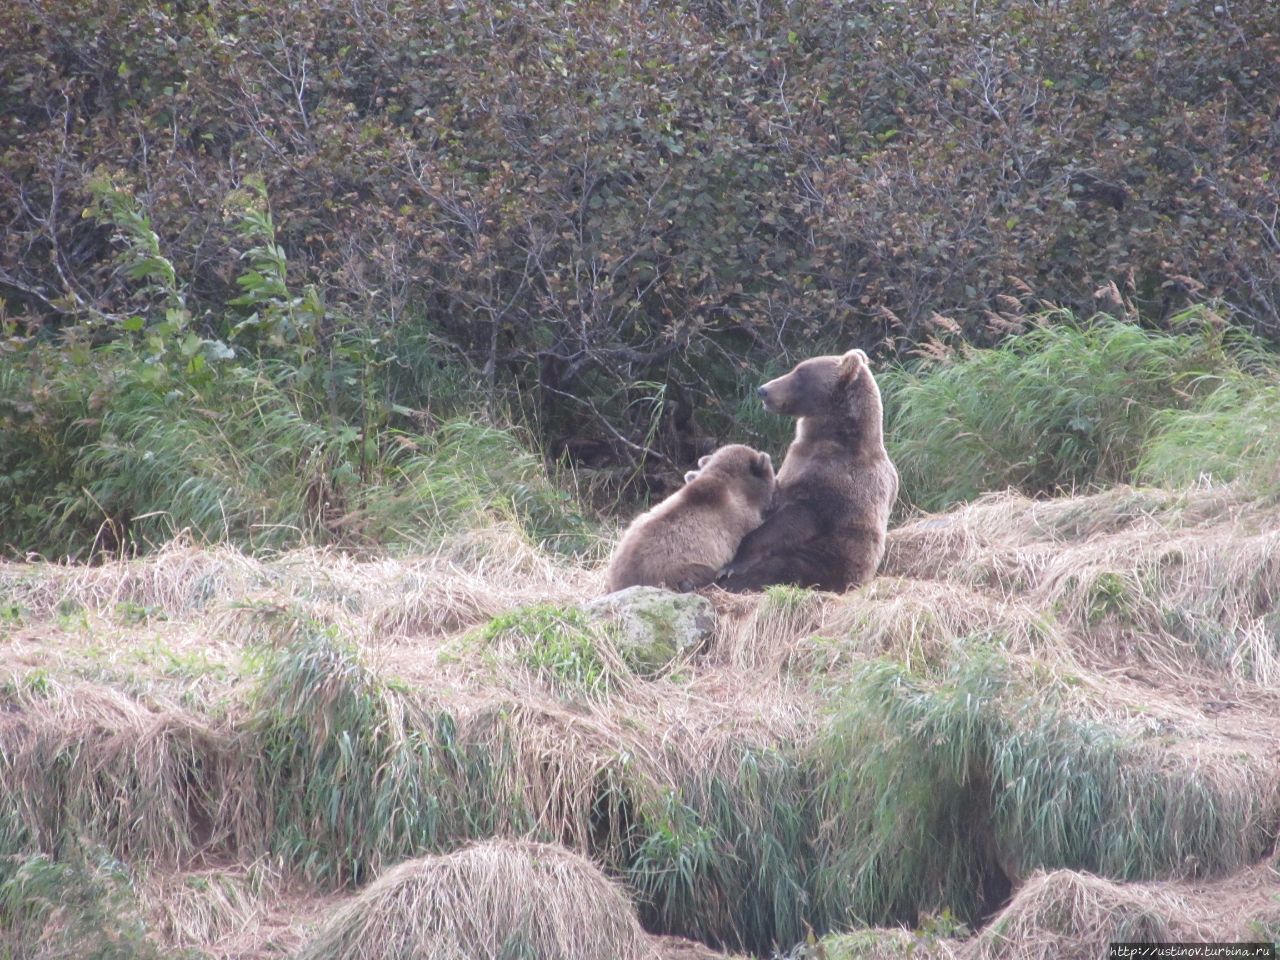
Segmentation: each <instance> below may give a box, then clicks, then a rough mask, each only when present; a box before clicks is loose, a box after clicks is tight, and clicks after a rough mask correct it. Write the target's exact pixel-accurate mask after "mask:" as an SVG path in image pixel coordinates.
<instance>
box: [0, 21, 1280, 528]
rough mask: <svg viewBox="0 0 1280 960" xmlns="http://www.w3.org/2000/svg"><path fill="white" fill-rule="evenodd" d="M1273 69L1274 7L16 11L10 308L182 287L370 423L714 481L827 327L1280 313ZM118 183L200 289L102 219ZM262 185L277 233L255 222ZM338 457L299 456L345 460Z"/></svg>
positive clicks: (212, 330) (61, 325) (199, 330)
mask: <svg viewBox="0 0 1280 960" xmlns="http://www.w3.org/2000/svg"><path fill="white" fill-rule="evenodd" d="M1277 96H1280V31H1277V29H1276V21H1275V16H1274V10H1273V4H1272V3H1271V2H1270V0H1241V2H1233V3H1230V4H1219V5H1209V4H1199V3H1183V2H1172V3H1171V2H1167V0H1140V2H1136V3H1135V2H1129V0H1107V2H1103V3H1085V2H1071V3H1065V4H1032V5H1028V4H1024V3H1015V2H1011V0H1010V2H996V3H988V4H973V3H970V2H968V0H965V2H959V0H929V2H924V3H911V4H906V3H896V2H887V0H857V2H854V3H832V2H828V0H796V2H787V3H781V2H771V0H767V2H762V3H756V4H748V5H741V4H732V3H723V2H719V0H689V2H686V3H682V4H677V5H662V6H658V5H652V4H634V3H626V2H619V0H592V2H585V3H578V4H543V5H538V4H523V3H510V2H501V0H482V2H478V3H467V4H451V3H444V2H436V0H415V2H408V0H377V2H372V3H363V4H359V5H355V6H352V5H350V4H347V3H342V2H337V0H321V2H316V3H308V4H283V5H281V4H267V3H261V2H258V0H233V2H229V3H219V4H216V5H215V4H203V3H163V4H156V3H142V2H139V0H74V2H71V3H66V2H62V0H56V2H55V0H19V2H17V3H11V4H7V5H5V7H4V9H3V10H2V11H0V115H2V116H4V118H5V121H4V123H3V124H0V184H2V186H0V222H3V224H4V230H3V235H2V236H0V294H2V295H3V296H4V298H5V300H6V301H7V302H8V310H9V319H8V321H7V324H8V328H7V329H8V334H7V335H8V336H14V335H18V336H23V337H30V336H34V337H36V338H37V339H41V340H46V341H51V340H53V339H54V338H55V337H56V336H59V335H60V336H65V337H69V338H70V339H69V340H68V341H67V345H65V346H64V347H62V349H63V351H64V352H65V353H67V354H73V353H76V352H77V351H78V355H80V356H81V357H84V356H89V357H91V358H92V360H91V361H87V362H91V363H92V364H93V365H99V364H101V365H104V366H107V367H111V366H112V365H113V363H114V362H115V361H116V360H118V359H119V358H118V356H117V355H113V354H112V353H111V352H110V348H109V347H108V345H116V344H119V343H122V342H127V341H128V340H129V338H130V337H131V336H136V335H139V334H142V333H144V332H145V331H143V330H135V329H132V328H133V327H136V325H137V323H138V321H137V320H136V319H135V318H137V317H143V318H145V320H144V323H145V326H146V329H147V330H150V329H151V327H152V326H153V325H156V324H157V323H160V322H162V321H158V320H156V319H155V317H156V316H157V314H156V312H155V311H156V309H157V308H158V307H163V308H164V309H163V310H162V311H161V313H160V314H158V316H160V317H161V318H163V317H164V315H165V312H166V311H167V310H170V309H177V310H180V311H181V310H185V311H186V313H187V314H189V320H187V321H185V323H184V325H183V330H184V333H183V334H182V335H181V338H180V339H179V341H178V342H179V344H180V345H181V346H180V347H179V349H180V350H183V349H185V350H191V351H192V354H191V357H190V359H194V357H195V356H197V355H200V354H201V352H202V351H204V352H208V351H213V353H212V354H210V355H209V357H208V358H209V359H214V357H215V356H216V354H218V353H220V352H221V348H220V347H218V346H216V345H217V344H224V345H226V347H227V348H229V349H233V350H235V351H236V352H237V354H242V353H243V354H249V355H255V356H262V357H263V358H265V359H269V360H272V361H273V362H276V361H280V360H282V359H289V360H290V361H294V360H296V361H297V362H296V364H294V367H295V368H296V369H298V370H301V369H305V368H308V367H309V368H310V369H312V370H315V371H327V372H328V379H325V377H324V376H321V377H320V379H319V381H314V380H313V381H312V382H311V385H310V387H309V389H310V390H311V391H312V393H313V395H314V401H315V404H316V405H318V407H319V409H321V410H322V411H325V412H326V413H330V414H331V413H332V409H333V407H334V406H335V405H337V406H338V407H339V408H343V409H344V410H345V412H346V414H347V416H345V417H343V418H341V422H342V423H343V428H344V429H353V430H356V431H357V432H359V433H360V434H361V435H362V436H363V437H364V439H365V441H366V442H368V441H369V438H370V437H371V436H373V435H374V434H375V433H377V430H376V429H375V428H378V427H380V426H381V423H382V420H383V417H384V412H385V411H390V412H389V413H386V414H385V415H386V416H387V417H388V418H389V419H390V420H391V421H392V422H393V423H395V424H396V425H398V426H400V427H408V426H411V425H413V424H414V416H415V415H416V413H418V412H423V411H425V412H426V414H428V415H429V416H430V418H435V417H436V416H437V411H438V410H439V409H440V408H441V406H442V405H443V406H444V407H445V408H446V409H448V410H449V412H450V413H452V412H455V408H454V407H451V406H450V404H449V402H448V401H449V399H450V397H452V398H453V399H458V398H459V394H458V392H457V391H456V390H454V389H453V388H454V386H455V385H457V384H458V383H460V382H468V383H470V384H471V385H472V386H473V387H474V391H471V392H467V393H466V394H465V396H464V397H462V401H463V403H464V405H465V406H466V407H467V408H468V409H472V410H474V409H478V408H480V407H485V408H487V411H488V413H489V414H490V416H492V417H494V418H495V419H500V416H499V415H503V416H505V415H506V414H511V415H513V416H514V417H515V418H516V419H518V420H519V421H520V422H522V423H524V424H527V425H528V426H530V427H532V429H533V431H534V433H535V434H536V435H537V437H538V438H539V440H540V441H541V444H542V445H543V446H544V447H545V448H546V449H547V450H548V451H549V452H550V453H551V454H552V455H553V456H559V455H560V454H561V453H567V454H569V455H570V457H571V458H572V459H573V460H574V461H575V462H577V463H579V464H583V465H586V466H588V467H608V468H617V467H618V466H619V465H621V468H622V469H621V473H622V475H623V477H624V478H625V477H626V476H630V475H632V474H634V473H635V472H637V471H642V472H647V473H655V472H663V471H666V472H670V473H672V474H675V475H678V470H677V469H675V468H676V467H678V466H680V465H683V464H684V463H687V462H689V461H691V460H692V459H693V458H694V456H695V455H696V453H698V452H701V450H700V446H701V445H704V444H706V443H709V442H714V440H723V439H725V438H726V436H727V435H728V434H729V433H731V432H733V431H732V425H733V421H732V417H733V416H734V415H735V414H736V413H737V412H738V400H739V398H740V397H741V396H742V395H743V394H742V391H741V389H740V386H741V384H742V383H743V381H747V382H750V381H752V380H754V379H755V373H756V371H758V370H760V369H762V368H763V367H765V366H766V365H768V364H769V363H774V362H777V360H778V358H779V357H780V356H781V357H783V358H787V357H789V356H790V355H792V354H794V353H795V352H796V351H801V352H808V351H811V350H812V349H814V346H815V344H825V343H830V344H839V345H841V346H844V347H848V346H854V345H861V346H866V347H871V348H876V349H877V350H878V351H879V352H881V353H885V352H889V353H899V354H901V353H905V352H907V351H909V350H910V349H911V347H912V346H913V345H915V344H916V343H918V342H921V341H924V340H927V339H928V338H930V337H932V336H934V335H937V334H940V333H946V332H947V331H954V330H960V331H962V332H963V333H964V334H965V335H966V336H967V337H968V338H970V339H972V340H975V341H977V342H987V341H989V340H991V339H992V338H997V337H1001V336H1003V335H1004V333H1005V332H1007V331H1008V330H1010V329H1012V328H1015V327H1016V326H1017V325H1018V324H1019V323H1020V322H1021V320H1020V318H1021V317H1022V315H1023V314H1024V313H1025V312H1027V310H1028V309H1030V308H1035V307H1036V306H1038V305H1039V304H1040V303H1041V302H1051V303H1055V304H1060V305H1063V306H1065V307H1067V308H1070V309H1072V310H1073V311H1074V312H1076V313H1077V314H1078V315H1081V316H1085V315H1088V314H1090V313H1091V312H1092V311H1093V309H1094V308H1095V307H1102V308H1105V309H1108V310H1112V311H1118V310H1120V309H1122V307H1124V305H1126V304H1132V305H1133V306H1135V307H1136V308H1137V309H1139V310H1140V311H1141V312H1142V313H1143V314H1144V315H1146V316H1148V317H1150V318H1151V319H1152V321H1153V322H1154V323H1156V324H1157V325H1160V324H1165V323H1166V322H1167V321H1168V319H1169V318H1170V317H1171V316H1173V315H1174V314H1176V313H1177V312H1178V311H1180V310H1181V309H1182V308H1183V307H1184V306H1185V305H1186V304H1187V303H1188V302H1190V301H1195V300H1197V299H1199V298H1202V297H1214V298H1218V299H1220V300H1222V301H1223V302H1225V303H1226V304H1228V305H1229V308H1230V310H1231V312H1232V317H1233V322H1238V323H1240V324H1242V325H1244V326H1247V327H1251V328H1253V329H1254V330H1255V331H1256V332H1259V333H1261V334H1263V335H1267V336H1272V335H1275V334H1277V333H1278V332H1280V266H1278V264H1280V238H1278V237H1277V232H1276V215H1277V209H1278V208H1280V183H1278V182H1277V180H1276V177H1275V175H1274V170H1273V169H1272V167H1273V163H1272V160H1273V158H1274V156H1275V152H1276V149H1277V146H1278V142H1277V136H1280V134H1278V133H1277V128H1276V126H1275V124H1274V122H1273V119H1274V118H1273V116H1272V113H1273V110H1272V108H1273V106H1274V103H1275V101H1276V99H1277ZM103 172H105V175H106V176H108V177H109V178H110V179H111V180H113V181H114V182H115V184H116V185H117V186H118V187H119V188H120V190H121V191H122V192H124V193H126V194H129V193H131V194H132V195H133V196H134V197H135V198H136V200H137V203H138V205H139V215H140V216H143V217H145V218H146V220H147V222H148V223H149V224H150V229H152V230H153V231H154V234H155V238H156V245H157V246H156V251H157V252H158V255H157V262H155V263H153V264H152V265H151V266H152V267H153V268H155V269H156V270H159V271H161V272H164V273H167V272H168V268H166V267H163V266H162V265H161V264H160V263H159V261H160V260H163V261H165V262H166V263H168V264H170V265H171V266H172V274H173V275H174V276H176V277H178V278H182V284H183V288H182V294H183V297H182V303H181V304H177V303H172V302H168V301H167V300H166V295H165V294H164V293H162V292H161V291H159V290H157V288H156V283H155V277H154V274H153V273H152V272H151V271H150V269H144V270H142V271H141V273H140V272H139V271H138V270H135V269H130V268H127V267H123V266H122V264H121V261H120V260H119V258H118V255H119V253H120V252H121V250H122V246H123V247H126V248H127V247H128V245H129V243H130V242H131V241H129V240H127V239H126V240H124V241H123V244H122V242H121V241H120V240H119V239H117V237H118V234H119V231H118V228H117V227H115V226H113V225H112V224H111V223H110V222H109V220H110V218H104V217H101V216H88V217H85V216H83V215H82V213H83V211H85V210H86V209H93V208H94V205H95V202H97V203H99V204H100V203H101V202H102V201H101V199H100V198H99V199H98V200H97V201H95V188H94V183H95V182H96V181H97V180H100V179H101V177H102V176H103ZM253 177H259V178H261V181H262V183H263V184H264V187H265V193H266V196H268V197H269V198H270V204H271V210H272V214H273V217H274V224H275V230H276V235H275V240H274V241H272V242H271V243H270V244H267V243H264V241H263V239H262V236H261V233H262V231H258V234H257V235H253V236H249V235H246V234H245V233H244V232H243V229H242V228H243V226H244V223H245V220H244V217H243V216H242V208H243V207H244V199H243V198H244V196H245V190H246V187H247V185H249V184H250V183H251V182H252V181H251V178H253ZM259 214H260V215H262V216H265V213H264V212H263V210H259ZM245 258H247V261H248V267H249V271H248V273H246V270H245V267H244V265H243V262H244V259H245ZM286 258H287V263H288V269H289V271H290V274H291V276H290V277H289V278H288V287H289V290H290V291H292V292H291V293H289V294H288V296H286V295H285V294H284V293H283V292H282V291H281V290H280V289H279V288H278V287H277V286H276V285H275V278H274V277H273V273H272V271H273V270H275V272H276V274H278V273H279V272H280V270H279V269H278V268H279V267H281V266H282V265H283V264H284V263H285V262H286ZM255 274H256V276H254V275H255ZM271 304H274V306H270V305H271ZM264 307H265V308H266V310H265V312H264ZM273 309H274V310H275V311H276V312H275V314H274V317H275V318H274V319H271V317H272V312H271V311H272V310H273ZM188 336H191V337H196V338H198V339H199V340H200V341H206V342H207V343H208V344H212V345H213V346H195V345H194V344H195V343H196V341H192V340H189V339H187V338H188ZM76 345H78V346H76ZM286 347H289V349H286ZM104 348H108V349H107V352H106V353H102V351H103V349H104ZM115 349H120V348H119V347H116V348H115ZM299 352H301V353H302V354H304V355H303V356H302V357H301V358H299V357H298V353H299ZM4 362H5V363H6V365H7V364H9V363H11V362H12V361H11V360H7V359H6V360H5V361H4ZM67 362H69V361H67ZM133 365H135V364H133V360H132V358H131V360H130V366H129V370H130V371H131V370H132V366H133ZM139 369H140V370H142V371H146V370H147V369H149V368H148V367H147V366H146V365H145V364H143V365H142V366H141V367H140V368H139ZM294 372H295V371H294V370H292V369H291V371H290V373H289V374H288V375H289V376H290V377H293V375H294ZM339 374H341V375H339ZM7 376H8V377H9V378H10V379H9V380H8V382H7V386H8V387H10V388H17V389H18V391H19V393H21V394H23V395H24V397H25V400H24V402H27V403H30V404H31V405H32V407H33V408H34V409H33V410H32V411H31V412H30V415H32V416H37V417H40V416H48V415H50V414H49V413H48V411H47V410H46V409H45V405H46V402H48V403H53V404H54V405H55V408H56V405H57V403H58V402H59V396H60V391H58V390H52V391H51V394H50V397H49V399H48V400H47V401H46V397H45V395H44V394H43V393H41V392H39V390H33V389H29V388H28V387H27V385H26V383H25V381H21V380H20V382H18V383H15V382H14V381H13V379H12V378H13V377H14V376H15V374H13V373H12V372H10V373H8V374H7ZM120 376H121V378H122V379H128V378H130V377H132V376H134V373H133V372H128V371H126V372H122V373H120ZM55 379H56V378H55ZM304 379H306V378H304ZM254 389H255V388H254V387H253V386H252V385H243V386H241V387H240V388H238V390H239V394H238V395H239V396H240V397H241V398H242V401H241V402H242V403H243V404H250V403H253V402H254V400H253V399H252V398H253V397H254V396H255V394H254ZM442 392H443V393H444V394H445V395H444V396H443V397H442V396H441V393H442ZM371 397H374V398H377V403H376V404H374V405H373V406H372V407H370V405H369V400H370V398H371ZM201 399H206V398H205V397H201ZM83 402H84V403H88V404H89V405H91V406H93V405H94V404H95V403H96V402H97V401H95V400H94V399H93V394H92V391H90V392H89V394H88V395H87V397H86V399H85V400H84V401H83ZM274 403H275V401H269V402H268V405H271V404H274ZM79 405H82V404H81V401H77V402H76V404H73V407H78V406H79ZM278 406H279V408H280V410H281V411H282V412H281V413H280V416H282V417H283V416H284V415H285V414H286V413H288V412H289V410H290V409H291V408H290V406H289V404H287V403H280V404H279V405H278ZM397 407H399V408H402V409H403V410H405V411H413V413H407V412H406V413H400V412H396V411H397ZM242 409H243V408H242V407H240V408H235V407H233V408H232V411H233V412H231V413H227V412H225V411H223V410H221V409H217V410H216V411H215V412H216V413H217V415H218V416H219V417H221V419H222V422H223V423H224V424H226V425H229V424H231V422H232V420H234V419H236V416H237V414H238V413H239V412H240V411H241V410H242ZM353 409H354V410H356V411H357V413H352V412H351V411H352V410H353ZM97 412H98V408H96V407H95V408H94V409H93V410H90V411H89V412H88V413H87V414H86V413H85V412H83V411H80V412H78V413H77V415H76V417H75V419H77V420H92V419H94V418H95V417H96V416H97ZM129 415H130V416H131V417H138V416H146V414H145V413H144V412H142V411H140V410H137V408H136V407H132V406H131V407H130V414H129ZM53 416H54V418H55V419H57V418H58V413H57V410H56V409H55V411H54V414H53ZM313 419H314V418H313ZM77 429H82V430H90V429H91V427H78V428H77ZM339 432H340V431H339ZM70 439H71V440H73V441H74V439H75V438H74V437H72V438H70ZM738 439H746V440H751V439H753V438H752V437H738ZM47 442H48V443H53V441H51V440H50V441H47ZM73 445H74V444H69V446H73ZM237 445H238V446H239V445H242V444H239V443H237ZM250 445H251V444H250ZM321 446H322V447H323V445H321ZM309 449H312V450H316V452H315V453H314V455H313V459H312V460H311V461H308V462H307V463H306V464H303V465H298V464H290V465H289V466H290V467H292V468H302V469H310V470H314V471H315V472H316V473H317V474H318V475H323V474H324V472H325V470H326V469H329V468H330V466H331V460H332V456H333V454H332V451H325V450H322V449H317V447H316V445H315V444H314V443H313V444H311V446H310V448H309ZM177 452H181V451H177ZM101 455H102V456H103V457H109V456H114V455H115V454H112V453H109V452H107V451H103V452H102V454H101ZM326 458H330V464H326V465H325V466H320V465H317V462H318V461H324V460H326ZM354 460H355V462H356V463H357V464H359V465H363V464H365V463H367V459H365V458H362V457H360V456H356V457H355V458H354ZM282 469H283V467H282ZM356 469H360V467H356ZM249 472H250V473H252V472H253V470H252V469H250V471H249ZM6 473H9V474H11V471H6ZM614 479H615V481H617V480H618V478H614ZM23 482H24V483H25V482H44V478H43V477H41V478H35V477H33V478H28V479H25V480H24V481H23ZM247 482H249V483H251V481H247ZM326 484H330V485H332V484H331V480H328V479H325V480H321V481H318V483H317V489H318V490H319V491H320V493H321V494H323V493H324V492H326V491H325V490H324V489H323V488H325V486H326ZM193 495H194V494H193ZM243 497H244V499H245V500H246V501H248V502H251V501H252V500H253V499H254V493H253V491H252V490H246V491H245V492H244V494H243ZM193 509H198V508H193ZM253 512H254V510H253V508H252V506H250V507H247V508H246V515H249V514H252V513H253ZM228 522H231V521H228ZM267 522H271V523H293V524H295V525H296V524H297V523H298V521H297V518H292V519H290V518H287V517H286V518H285V519H280V518H272V519H270V520H269V521H267ZM311 522H314V521H311ZM303 525H305V524H303Z"/></svg>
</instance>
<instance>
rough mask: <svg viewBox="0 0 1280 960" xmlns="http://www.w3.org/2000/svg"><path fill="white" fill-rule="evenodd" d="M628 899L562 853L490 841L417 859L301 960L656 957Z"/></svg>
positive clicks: (368, 893)
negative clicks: (440, 854) (651, 951)
mask: <svg viewBox="0 0 1280 960" xmlns="http://www.w3.org/2000/svg"><path fill="white" fill-rule="evenodd" d="M651 955H652V954H651V953H650V950H649V946H648V943H647V941H646V939H645V936H644V933H643V932H642V931H641V929H640V925H639V924H638V923H637V922H636V918H635V915H634V913H633V911H632V908H631V904H630V903H629V902H628V900H627V897H626V894H625V893H623V892H622V890H620V889H619V888H618V887H617V886H616V885H615V884H613V883H612V882H610V881H609V880H608V879H607V878H606V877H605V876H604V874H603V873H601V872H600V870H599V869H598V868H597V867H596V866H594V865H593V864H592V863H591V862H590V861H588V860H586V859H584V858H582V857H580V856H577V855H575V854H572V853H569V852H568V851H566V850H564V849H561V848H559V847H555V846H550V845H546V844H539V843H530V842H519V841H490V842H487V843H481V844H475V845H473V846H469V847H464V848H462V849H460V850H457V851H455V852H453V853H450V854H447V855H442V856H435V857H425V858H422V859H419V860H410V861H407V862H405V863H402V864H400V865H399V866H397V867H394V868H392V869H391V870H389V871H387V872H386V873H385V874H383V875H382V876H381V877H379V878H378V879H377V880H376V881H374V882H373V883H371V884H370V885H369V886H368V887H367V888H366V889H364V890H363V891H361V892H360V894H359V895H357V896H356V897H354V898H353V899H352V900H351V902H350V903H348V904H347V905H346V906H344V907H343V908H342V909H340V910H339V911H338V912H337V913H336V914H335V915H334V916H333V918H332V919H331V920H330V921H329V922H328V923H327V924H325V926H324V928H323V929H322V930H321V931H320V933H319V934H318V935H317V936H316V938H315V939H314V940H313V941H312V943H311V944H310V945H308V946H307V947H306V948H305V949H304V950H303V951H302V952H301V954H300V955H299V960H391V958H404V960H408V958H410V957H412V958H416V960H464V958H466V960H647V958H649V957H651Z"/></svg>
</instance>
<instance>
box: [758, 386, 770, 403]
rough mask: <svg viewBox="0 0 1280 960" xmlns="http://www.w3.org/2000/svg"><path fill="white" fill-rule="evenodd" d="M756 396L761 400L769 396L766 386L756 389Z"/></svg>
mask: <svg viewBox="0 0 1280 960" xmlns="http://www.w3.org/2000/svg"><path fill="white" fill-rule="evenodd" d="M756 396H757V397H759V398H760V399H761V400H764V399H767V398H768V396H769V387H768V385H765V386H763V387H756Z"/></svg>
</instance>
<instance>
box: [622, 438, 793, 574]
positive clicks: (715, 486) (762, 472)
mask: <svg viewBox="0 0 1280 960" xmlns="http://www.w3.org/2000/svg"><path fill="white" fill-rule="evenodd" d="M698 466H699V468H700V469H698V470H697V471H691V472H690V473H689V474H688V475H687V479H688V481H689V482H688V484H687V485H686V486H684V487H681V488H680V489H679V490H677V491H676V492H675V493H673V494H672V495H671V496H669V497H668V498H667V499H666V500H663V501H662V503H660V504H658V505H657V506H656V507H654V508H653V509H652V510H650V511H648V512H647V513H643V514H641V515H640V516H639V517H637V518H636V519H635V520H634V521H632V523H631V526H629V527H628V528H627V532H626V533H624V534H623V535H622V539H621V540H620V541H619V542H618V547H617V549H616V550H615V551H614V553H613V557H612V559H611V560H610V561H609V569H608V571H607V573H606V574H605V584H606V586H605V589H606V590H607V591H608V592H610V593H612V592H613V591H615V590H622V589H624V588H625V587H633V586H640V585H646V586H654V587H668V588H670V589H672V590H682V591H689V590H697V589H699V588H700V587H705V586H707V584H709V583H711V582H712V581H714V580H715V578H716V577H718V576H720V573H721V572H722V571H723V570H724V568H725V567H726V566H727V565H728V564H729V561H730V560H732V559H733V557H734V553H735V552H736V551H737V549H738V544H740V543H741V542H742V538H743V537H744V536H746V535H747V534H748V533H749V532H750V531H752V530H754V529H755V528H756V527H758V526H760V524H761V522H762V521H763V520H764V517H765V513H766V512H767V511H768V509H769V505H770V503H772V501H773V486H774V477H773V461H772V460H770V459H769V455H768V454H767V453H760V452H759V451H758V450H752V449H751V448H750V447H745V446H743V445H742V444H740V443H734V444H730V445H729V446H727V447H721V448H720V449H719V450H717V451H716V452H715V453H713V454H711V455H709V456H706V457H703V458H702V459H701V460H700V461H699V462H698Z"/></svg>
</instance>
